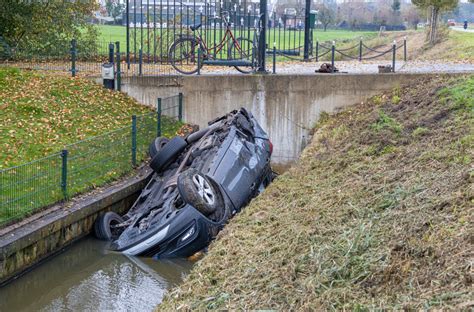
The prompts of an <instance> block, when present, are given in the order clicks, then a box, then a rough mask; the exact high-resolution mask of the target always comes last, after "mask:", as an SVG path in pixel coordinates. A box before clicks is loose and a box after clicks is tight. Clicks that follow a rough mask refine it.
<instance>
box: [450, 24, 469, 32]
mask: <svg viewBox="0 0 474 312" xmlns="http://www.w3.org/2000/svg"><path fill="white" fill-rule="evenodd" d="M471 25H472V24H471ZM450 28H451V29H452V30H455V31H463V32H470V33H474V28H472V26H471V27H469V25H468V27H467V29H464V28H463V27H459V26H455V27H450Z"/></svg>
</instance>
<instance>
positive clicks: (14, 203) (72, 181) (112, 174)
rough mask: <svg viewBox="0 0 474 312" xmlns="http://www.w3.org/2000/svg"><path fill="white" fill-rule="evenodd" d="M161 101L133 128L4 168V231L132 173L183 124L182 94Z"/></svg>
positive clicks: (0, 198) (0, 188) (0, 211)
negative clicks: (155, 141)
mask: <svg viewBox="0 0 474 312" xmlns="http://www.w3.org/2000/svg"><path fill="white" fill-rule="evenodd" d="M158 102H159V103H160V105H158V107H157V111H153V112H150V113H146V114H143V115H139V116H132V117H131V122H130V125H129V126H126V127H123V128H120V129H116V130H114V131H110V132H107V133H104V134H102V135H98V136H95V137H91V138H88V139H85V140H82V141H79V142H76V143H73V144H69V145H67V146H65V147H64V149H63V150H62V151H60V152H57V153H54V154H51V155H49V156H46V157H44V158H41V159H37V160H34V161H31V162H28V163H26V164H22V165H19V166H16V167H12V168H7V169H3V170H0V227H2V226H5V225H7V224H9V223H11V222H13V221H16V220H19V219H21V218H23V217H25V216H28V215H29V214H31V213H33V212H35V211H37V210H38V209H41V208H43V207H46V206H48V205H51V204H54V203H56V202H58V201H61V200H68V199H69V198H71V197H72V196H74V195H76V194H79V193H83V192H86V191H88V190H90V189H92V188H94V187H97V186H101V185H104V184H106V183H108V182H110V181H113V180H115V179H117V178H119V177H122V176H124V175H125V174H127V173H129V172H131V171H132V170H133V169H134V168H135V167H136V166H137V165H138V164H139V163H141V162H142V161H144V160H145V159H146V158H147V152H148V146H149V144H150V143H151V142H152V140H153V139H154V138H155V137H156V136H173V135H175V133H176V132H177V131H178V130H179V128H180V126H181V125H182V112H183V97H182V94H179V95H176V96H173V97H169V98H164V99H158Z"/></svg>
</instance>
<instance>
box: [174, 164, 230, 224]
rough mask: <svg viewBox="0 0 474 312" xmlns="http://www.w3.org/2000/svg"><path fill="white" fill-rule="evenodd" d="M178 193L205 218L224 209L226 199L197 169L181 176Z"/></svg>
mask: <svg viewBox="0 0 474 312" xmlns="http://www.w3.org/2000/svg"><path fill="white" fill-rule="evenodd" d="M178 191H179V194H180V195H181V198H182V199H183V201H185V202H186V203H188V204H190V205H192V206H193V207H194V208H196V209H197V210H199V211H200V212H201V213H202V214H204V215H205V216H209V215H211V214H212V213H214V212H216V210H217V209H223V208H224V199H223V198H222V195H221V192H220V190H219V188H218V187H217V186H216V185H215V184H214V183H213V182H212V181H211V180H210V179H209V178H208V177H206V176H205V175H203V174H202V173H200V172H199V171H197V170H195V169H189V170H187V171H185V172H183V173H181V174H180V175H179V177H178Z"/></svg>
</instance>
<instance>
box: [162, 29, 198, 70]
mask: <svg viewBox="0 0 474 312" xmlns="http://www.w3.org/2000/svg"><path fill="white" fill-rule="evenodd" d="M199 49H200V46H199V43H198V41H197V40H196V39H194V38H180V39H178V40H176V41H175V42H173V44H172V45H171V47H170V51H169V54H168V57H169V60H170V62H171V66H173V68H174V69H176V70H177V71H178V72H180V73H182V74H185V75H191V74H194V73H196V72H197V71H198V51H199ZM200 64H201V67H202V54H201V62H200Z"/></svg>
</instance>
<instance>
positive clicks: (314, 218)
mask: <svg viewBox="0 0 474 312" xmlns="http://www.w3.org/2000/svg"><path fill="white" fill-rule="evenodd" d="M412 86H414V87H412V88H407V87H404V88H398V89H396V90H394V91H393V92H391V93H386V94H383V95H381V96H377V97H374V98H372V99H371V100H370V101H368V102H366V103H363V104H361V105H359V106H357V107H353V108H351V109H349V110H347V111H344V112H342V113H340V114H337V115H335V116H333V117H329V118H326V120H325V121H324V122H322V123H321V124H320V125H319V126H318V127H317V128H316V130H315V134H314V138H313V141H312V144H311V145H310V146H309V147H308V148H307V149H306V150H305V151H304V153H303V155H302V157H301V160H300V162H299V164H298V165H297V166H295V167H294V168H292V169H290V170H289V171H288V172H287V173H285V174H283V175H282V176H280V177H279V178H278V179H277V180H276V181H275V182H274V183H273V184H272V185H271V186H270V187H269V188H268V189H267V190H266V191H265V193H264V194H262V195H261V196H260V197H258V198H257V199H256V200H254V201H253V202H252V203H251V204H250V206H249V207H247V208H246V209H245V210H244V211H243V212H242V213H241V214H239V215H238V216H236V217H235V218H234V219H233V220H232V221H231V222H230V224H229V225H228V226H227V227H226V228H225V229H224V230H223V231H222V232H221V233H220V234H219V237H218V239H217V240H216V241H215V242H214V243H213V244H212V245H211V246H210V249H209V254H208V255H207V256H206V257H204V259H202V260H201V261H199V262H198V263H197V264H196V267H195V268H194V270H193V271H192V272H191V274H190V275H189V276H188V277H187V278H186V280H185V282H184V283H183V284H182V285H181V286H180V287H178V288H175V289H174V290H172V291H171V292H170V294H168V296H167V298H166V299H165V302H164V303H163V304H162V305H161V306H159V308H160V309H162V310H175V309H180V310H192V309H279V310H333V309H335V310H341V309H351V310H366V309H427V308H441V309H445V308H449V309H456V310H457V309H468V308H472V306H473V296H474V295H473V287H472V279H473V276H472V273H473V271H472V261H473V249H472V243H473V239H474V237H473V233H472V228H473V227H472V226H473V220H472V212H473V210H472V208H473V202H474V199H473V181H474V172H473V163H472V158H473V154H474V140H473V139H474V136H473V127H474V125H473V120H474V116H473V111H474V98H473V97H472V94H473V93H474V77H473V76H471V77H463V78H462V79H460V80H456V81H454V80H452V79H448V78H439V79H434V80H420V81H418V82H417V83H414V84H412Z"/></svg>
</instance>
